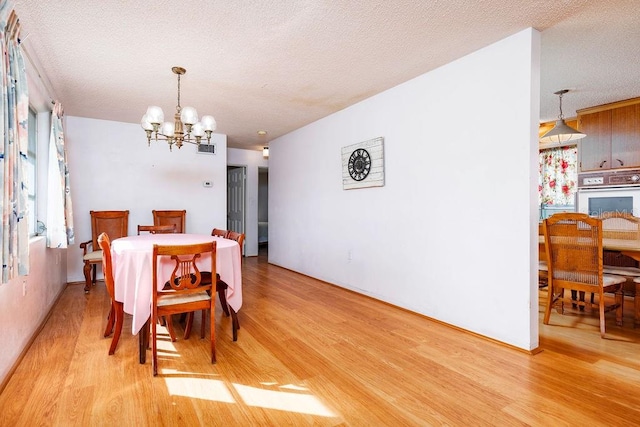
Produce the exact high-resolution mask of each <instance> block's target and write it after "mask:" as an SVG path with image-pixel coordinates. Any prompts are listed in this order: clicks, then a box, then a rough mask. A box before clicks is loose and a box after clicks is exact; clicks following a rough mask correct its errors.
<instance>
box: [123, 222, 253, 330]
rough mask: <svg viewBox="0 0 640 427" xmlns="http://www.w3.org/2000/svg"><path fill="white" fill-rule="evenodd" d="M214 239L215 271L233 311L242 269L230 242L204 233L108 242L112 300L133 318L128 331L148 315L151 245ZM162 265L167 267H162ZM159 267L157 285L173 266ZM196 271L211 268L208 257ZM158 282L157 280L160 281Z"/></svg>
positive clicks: (239, 302) (238, 303)
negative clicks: (111, 276)
mask: <svg viewBox="0 0 640 427" xmlns="http://www.w3.org/2000/svg"><path fill="white" fill-rule="evenodd" d="M213 240H215V241H216V242H217V244H216V247H217V248H216V269H217V273H218V274H219V275H220V278H221V279H222V280H224V281H225V282H226V283H227V285H229V287H228V288H227V302H228V303H229V305H230V306H231V307H232V308H233V309H234V310H235V311H239V310H240V307H241V306H242V269H241V261H242V260H241V255H240V246H238V243H237V242H236V241H234V240H229V239H223V238H220V237H214V236H209V235H206V234H144V235H139V236H128V237H123V238H120V239H116V240H114V241H113V242H112V243H111V255H112V259H113V274H114V280H115V297H116V301H120V302H122V303H123V308H124V311H125V313H129V314H131V315H132V316H133V321H132V322H131V325H132V326H131V332H132V333H134V334H137V333H138V331H139V330H140V329H141V328H142V326H143V325H144V323H145V322H146V321H147V319H148V318H149V316H150V315H151V298H152V297H151V282H152V280H153V278H152V271H151V259H152V257H153V245H154V244H158V245H188V244H193V243H204V242H211V241H213ZM162 264H164V265H165V266H166V267H167V268H162V267H163V266H162ZM162 264H161V265H160V266H159V273H158V274H160V275H162V276H166V277H159V286H160V287H162V286H163V285H164V283H165V282H166V281H167V280H169V276H170V275H171V271H172V269H173V266H175V264H171V263H166V264H165V263H162ZM197 264H198V268H202V269H203V271H206V270H209V269H210V268H211V258H210V257H202V258H200V260H199V261H198V263H197ZM160 279H161V280H160Z"/></svg>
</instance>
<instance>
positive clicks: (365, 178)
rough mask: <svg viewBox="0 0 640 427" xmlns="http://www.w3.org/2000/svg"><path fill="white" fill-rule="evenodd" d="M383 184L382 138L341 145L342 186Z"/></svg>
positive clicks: (376, 185)
mask: <svg viewBox="0 0 640 427" xmlns="http://www.w3.org/2000/svg"><path fill="white" fill-rule="evenodd" d="M383 185H384V150H383V138H382V137H380V138H375V139H370V140H368V141H364V142H360V143H358V144H353V145H349V146H347V147H342V188H343V189H344V190H350V189H354V188H365V187H382V186H383Z"/></svg>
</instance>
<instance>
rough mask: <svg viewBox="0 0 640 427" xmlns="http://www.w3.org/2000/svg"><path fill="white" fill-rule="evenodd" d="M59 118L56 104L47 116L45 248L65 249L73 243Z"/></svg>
mask: <svg viewBox="0 0 640 427" xmlns="http://www.w3.org/2000/svg"><path fill="white" fill-rule="evenodd" d="M63 114H64V112H63V109H62V104H60V103H59V102H56V104H55V106H54V107H53V112H52V113H51V134H50V135H51V136H50V140H49V177H48V178H49V179H48V182H49V188H48V191H47V246H48V247H50V248H66V247H67V245H68V244H71V243H73V241H74V233H73V213H72V210H71V187H70V183H69V166H68V164H67V153H66V151H65V148H64V132H63V129H62V115H63Z"/></svg>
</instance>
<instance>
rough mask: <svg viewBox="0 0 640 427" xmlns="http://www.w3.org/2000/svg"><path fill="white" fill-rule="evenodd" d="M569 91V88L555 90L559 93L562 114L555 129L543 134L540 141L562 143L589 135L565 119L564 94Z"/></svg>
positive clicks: (556, 93)
mask: <svg viewBox="0 0 640 427" xmlns="http://www.w3.org/2000/svg"><path fill="white" fill-rule="evenodd" d="M567 92H569V90H568V89H562V90H559V91H557V92H554V94H555V95H558V96H559V97H560V116H558V120H557V121H556V124H555V126H554V127H553V129H551V130H550V131H549V132H547V133H545V134H544V135H542V137H541V138H540V142H542V143H549V142H551V143H556V144H561V143H563V142H567V141H573V140H575V139H581V138H584V137H585V136H587V135H586V134H584V133H582V132H579V131H577V130H575V129H574V128H572V127H571V126H569V125H567V124H566V123H565V121H564V116H563V115H562V95H564V94H565V93H567Z"/></svg>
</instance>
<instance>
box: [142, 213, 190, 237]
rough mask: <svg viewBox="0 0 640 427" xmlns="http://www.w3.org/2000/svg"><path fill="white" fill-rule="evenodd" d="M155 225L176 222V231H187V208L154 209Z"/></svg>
mask: <svg viewBox="0 0 640 427" xmlns="http://www.w3.org/2000/svg"><path fill="white" fill-rule="evenodd" d="M151 213H152V214H153V225H171V224H175V226H176V233H185V232H186V231H185V230H186V227H185V219H186V216H187V211H186V210H181V211H156V210H152V211H151Z"/></svg>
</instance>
